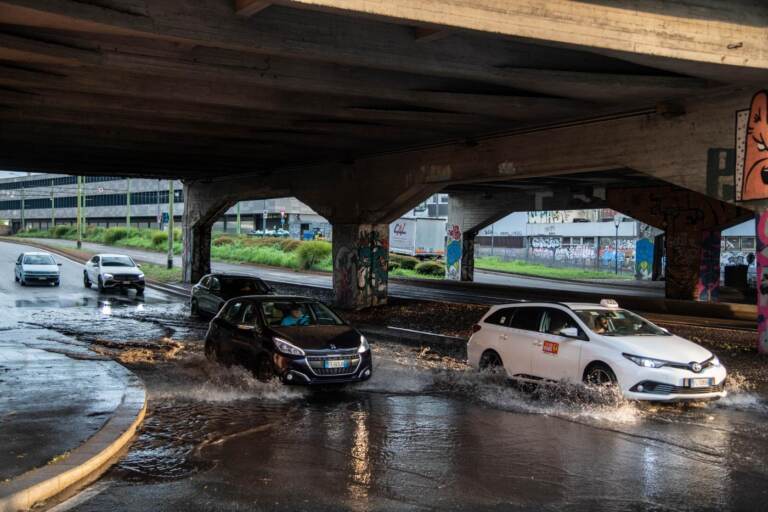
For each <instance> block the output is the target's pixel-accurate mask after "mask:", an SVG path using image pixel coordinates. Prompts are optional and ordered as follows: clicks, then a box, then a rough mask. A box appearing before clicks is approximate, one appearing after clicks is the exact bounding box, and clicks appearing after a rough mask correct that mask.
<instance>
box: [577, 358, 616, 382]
mask: <svg viewBox="0 0 768 512" xmlns="http://www.w3.org/2000/svg"><path fill="white" fill-rule="evenodd" d="M584 382H586V383H587V384H594V385H597V386H615V385H616V382H617V381H616V374H614V373H613V370H611V368H610V367H609V366H608V365H607V364H604V363H593V364H591V365H589V367H588V368H587V369H586V371H585V372H584Z"/></svg>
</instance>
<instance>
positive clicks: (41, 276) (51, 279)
mask: <svg viewBox="0 0 768 512" xmlns="http://www.w3.org/2000/svg"><path fill="white" fill-rule="evenodd" d="M59 267H61V263H56V260H55V259H53V256H51V255H50V254H49V253H47V252H23V253H21V254H19V257H18V258H16V265H15V267H14V276H13V277H14V279H15V280H16V282H18V283H21V286H26V285H28V284H52V285H53V286H59V283H60V282H61V269H60V268H59Z"/></svg>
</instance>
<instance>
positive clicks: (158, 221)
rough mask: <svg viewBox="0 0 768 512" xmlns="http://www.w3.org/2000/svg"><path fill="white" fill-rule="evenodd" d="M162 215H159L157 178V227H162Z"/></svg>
mask: <svg viewBox="0 0 768 512" xmlns="http://www.w3.org/2000/svg"><path fill="white" fill-rule="evenodd" d="M161 219H162V217H160V180H159V179H158V180H157V229H163V222H162V220H161Z"/></svg>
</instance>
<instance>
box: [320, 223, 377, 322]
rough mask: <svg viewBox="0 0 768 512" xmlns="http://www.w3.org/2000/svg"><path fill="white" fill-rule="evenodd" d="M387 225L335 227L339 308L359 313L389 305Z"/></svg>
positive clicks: (334, 275) (336, 291) (335, 265)
mask: <svg viewBox="0 0 768 512" xmlns="http://www.w3.org/2000/svg"><path fill="white" fill-rule="evenodd" d="M388 266H389V225H388V224H334V225H333V292H334V296H335V297H336V306H337V307H339V308H341V309H352V310H359V309H365V308H369V307H373V306H381V305H383V304H386V303H387V282H388V281H387V270H388Z"/></svg>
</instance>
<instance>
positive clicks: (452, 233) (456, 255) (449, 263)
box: [445, 224, 461, 281]
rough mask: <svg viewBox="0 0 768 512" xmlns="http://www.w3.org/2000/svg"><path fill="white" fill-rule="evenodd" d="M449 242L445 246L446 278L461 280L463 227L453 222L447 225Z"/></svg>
mask: <svg viewBox="0 0 768 512" xmlns="http://www.w3.org/2000/svg"><path fill="white" fill-rule="evenodd" d="M446 229H447V232H448V242H447V244H446V247H445V278H446V279H452V280H454V281H459V280H461V228H460V227H459V226H458V225H456V224H453V225H451V226H446Z"/></svg>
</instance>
